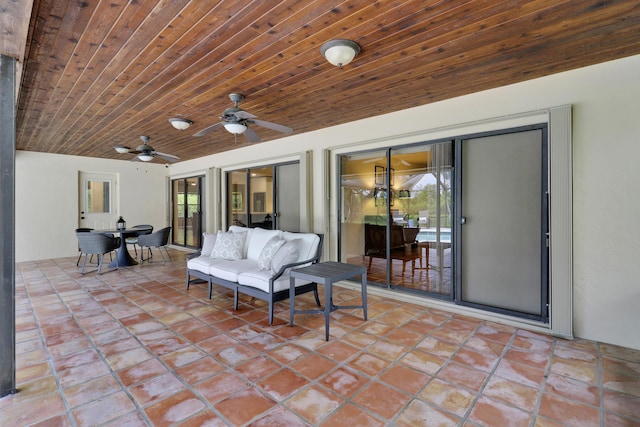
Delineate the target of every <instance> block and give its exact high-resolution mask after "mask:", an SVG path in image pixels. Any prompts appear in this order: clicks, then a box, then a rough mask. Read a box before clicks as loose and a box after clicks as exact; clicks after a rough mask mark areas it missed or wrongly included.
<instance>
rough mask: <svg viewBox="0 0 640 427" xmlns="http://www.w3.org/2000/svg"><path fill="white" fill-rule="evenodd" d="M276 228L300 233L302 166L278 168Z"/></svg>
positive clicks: (293, 164) (292, 164)
mask: <svg viewBox="0 0 640 427" xmlns="http://www.w3.org/2000/svg"><path fill="white" fill-rule="evenodd" d="M275 202H276V206H277V207H276V209H275V210H274V212H275V213H276V215H273V217H274V220H275V221H276V223H275V228H277V229H278V230H285V231H300V164H299V163H291V164H286V165H279V166H276V198H275Z"/></svg>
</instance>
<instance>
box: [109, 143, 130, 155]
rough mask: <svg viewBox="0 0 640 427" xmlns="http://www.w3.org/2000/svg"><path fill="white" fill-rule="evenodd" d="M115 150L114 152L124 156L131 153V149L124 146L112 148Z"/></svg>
mask: <svg viewBox="0 0 640 427" xmlns="http://www.w3.org/2000/svg"><path fill="white" fill-rule="evenodd" d="M113 148H115V149H116V151H117V152H118V153H120V154H126V153H128V152H129V151H131V148H129V147H125V146H124V145H116V146H115V147H113Z"/></svg>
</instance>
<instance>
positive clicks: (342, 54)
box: [320, 39, 360, 67]
mask: <svg viewBox="0 0 640 427" xmlns="http://www.w3.org/2000/svg"><path fill="white" fill-rule="evenodd" d="M320 53H322V56H324V57H325V58H326V60H327V61H329V62H330V63H331V64H333V65H335V66H336V67H342V66H343V65H347V64H348V63H349V62H351V61H352V60H353V58H355V57H356V56H357V55H358V54H359V53H360V45H358V43H356V42H354V41H351V40H345V39H335V40H331V41H328V42H326V43H325V44H323V45H322V46H321V47H320Z"/></svg>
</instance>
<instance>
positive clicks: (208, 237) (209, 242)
mask: <svg viewBox="0 0 640 427" xmlns="http://www.w3.org/2000/svg"><path fill="white" fill-rule="evenodd" d="M217 236H218V235H217V234H216V233H202V237H203V238H204V242H203V243H202V250H201V251H200V254H201V255H204V256H211V251H212V250H213V246H214V245H215V244H216V237H217Z"/></svg>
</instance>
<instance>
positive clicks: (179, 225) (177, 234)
mask: <svg viewBox="0 0 640 427" xmlns="http://www.w3.org/2000/svg"><path fill="white" fill-rule="evenodd" d="M172 187H173V189H172V191H173V195H172V196H173V197H172V199H173V227H172V230H173V233H172V234H173V242H172V243H173V244H175V245H184V244H185V242H186V237H185V227H184V201H185V194H184V179H176V180H174V181H173V186H172Z"/></svg>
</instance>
